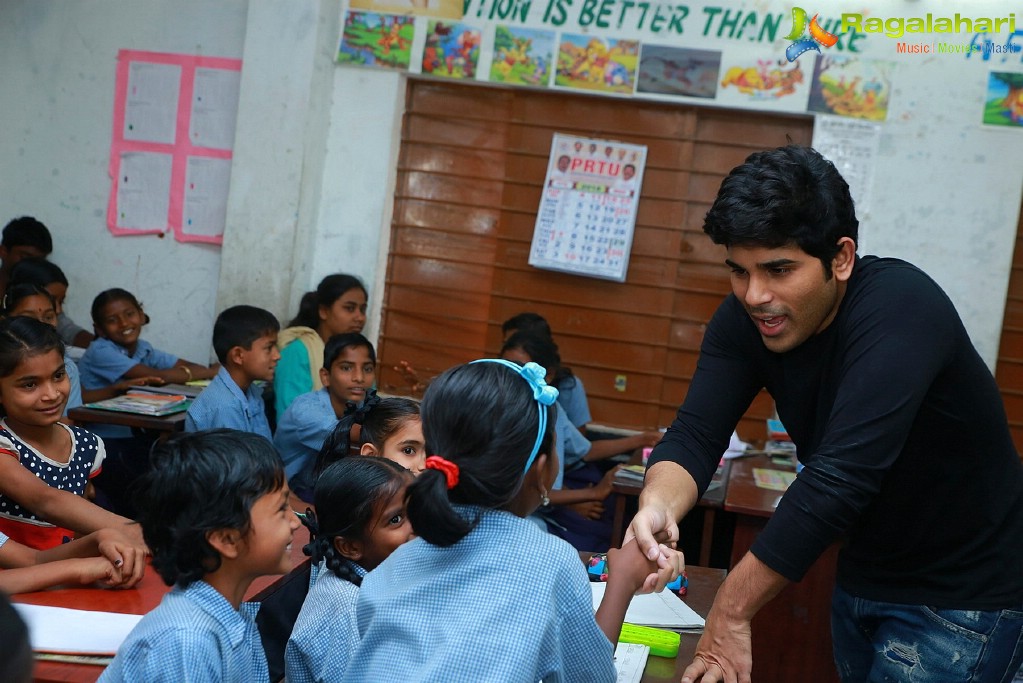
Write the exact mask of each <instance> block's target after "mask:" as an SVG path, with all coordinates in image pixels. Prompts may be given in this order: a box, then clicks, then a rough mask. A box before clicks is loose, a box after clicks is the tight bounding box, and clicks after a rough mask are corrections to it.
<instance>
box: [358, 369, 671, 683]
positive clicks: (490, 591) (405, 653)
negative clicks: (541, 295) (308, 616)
mask: <svg viewBox="0 0 1023 683" xmlns="http://www.w3.org/2000/svg"><path fill="white" fill-rule="evenodd" d="M545 374H546V373H545V371H544V369H543V368H542V367H540V366H539V365H537V364H536V363H527V364H526V365H525V366H522V367H520V366H519V365H517V364H515V363H511V362H508V361H504V360H485V361H476V362H473V363H469V364H467V365H460V366H457V367H454V368H451V369H449V370H447V371H446V372H444V373H443V374H441V375H440V376H439V377H438V378H436V379H435V380H433V381H432V382H431V383H430V386H429V388H428V389H427V391H426V395H425V396H424V398H423V402H422V405H421V415H422V420H423V433H424V436H425V438H426V449H427V453H429V454H431V455H429V457H427V459H426V463H425V469H424V470H423V471H422V473H421V474H420V475H419V477H418V478H417V479H416V480H415V481H414V482H413V483H411V484H410V485H409V488H408V498H407V513H408V518H409V521H410V522H411V524H412V528H413V530H414V531H415V533H416V535H417V536H418V538H416V539H414V540H412V541H410V542H408V543H406V544H404V545H402V546H401V547H399V548H397V549H396V550H395V551H394V552H393V553H392V554H391V555H390V557H388V558H387V559H386V560H385V561H384V562H382V563H381V564H380V565H379V566H378V567H377V568H376V569H374V570H373V571H372V572H370V573H369V574H367V575H366V577H365V578H364V579H363V583H362V588H361V590H360V591H359V599H358V607H357V609H356V613H357V615H358V622H359V632H360V633H361V635H362V639H361V641H360V644H359V649H358V650H357V651H356V652H355V653H354V654H353V655H352V657H351V660H350V663H349V666H348V668H347V670H346V671H345V676H344V679H343V680H344V681H383V680H409V679H412V678H414V679H416V680H435V681H436V680H451V681H454V680H464V681H509V682H514V681H523V682H526V681H530V682H534V683H535V681H538V680H541V679H542V680H544V681H586V682H588V683H590V682H596V683H599V682H601V681H607V682H612V681H614V680H615V679H616V674H615V668H614V661H613V654H614V646H615V644H616V642H617V640H618V634H619V632H620V630H621V626H622V620H623V619H624V616H625V610H626V609H627V607H628V605H629V601H630V599H631V598H632V595H633V594H634V593H635V592H636V591H637V590H639V589H640V588H641V587H642V586H643V585H644V583H645V582H646V583H647V586H648V587H649V586H650V585H652V581H650V579H651V576H653V575H654V573H655V572H657V571H658V570H657V565H656V564H654V563H651V562H649V561H648V560H646V558H644V557H643V556H642V554H641V553H640V552H639V550H638V548H637V546H636V544H635V543H634V542H629V543H626V545H625V547H624V548H623V549H622V550H612V551H611V553H610V564H611V570H610V572H609V580H608V584H607V589H606V593H605V597H604V600H603V602H602V603H601V606H600V608H599V609H598V610H597V613H596V616H594V612H593V604H592V596H591V590H590V587H589V581H588V580H587V577H586V570H585V567H584V566H583V564H582V562H580V560H579V555H578V553H577V552H576V551H575V549H573V548H572V546H571V545H569V544H568V543H566V542H565V541H563V540H561V539H559V538H557V537H556V536H553V535H551V534H548V533H545V532H544V531H542V530H540V529H539V528H538V527H537V526H536V525H534V524H533V523H532V522H529V521H528V520H526V519H524V518H525V517H526V516H528V515H529V514H530V513H532V512H533V511H534V510H535V509H536V508H537V507H538V506H539V505H540V504H541V503H542V502H543V501H544V500H545V499H546V498H547V492H548V491H549V489H550V487H551V485H552V484H553V482H554V477H555V474H556V473H557V454H556V453H555V452H554V450H553V444H554V420H555V415H556V414H555V412H554V402H555V400H556V399H557V390H556V389H554V388H553V387H549V386H547V384H546V383H545V382H544V375H545ZM678 569H679V567H678V566H671V565H665V567H664V569H662V570H661V571H660V573H659V575H658V576H657V577H656V578H659V579H660V580H662V581H663V580H665V579H670V578H674V576H675V575H677V573H678ZM662 585H663V584H662Z"/></svg>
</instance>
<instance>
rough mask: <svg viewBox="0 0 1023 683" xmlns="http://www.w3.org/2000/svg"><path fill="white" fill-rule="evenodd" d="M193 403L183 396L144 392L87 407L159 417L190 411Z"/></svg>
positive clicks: (133, 392)
mask: <svg viewBox="0 0 1023 683" xmlns="http://www.w3.org/2000/svg"><path fill="white" fill-rule="evenodd" d="M191 402H192V399H191V398H189V397H188V396H185V395H183V394H151V393H147V392H142V391H129V392H128V393H126V394H124V395H122V396H115V397H114V398H108V399H106V400H105V401H96V402H95V403H88V404H86V407H88V408H99V409H100V410H115V411H118V412H122V413H135V414H137V415H153V416H157V417H158V416H161V415H171V414H173V413H180V412H182V411H184V410H188V406H189V405H190V404H191Z"/></svg>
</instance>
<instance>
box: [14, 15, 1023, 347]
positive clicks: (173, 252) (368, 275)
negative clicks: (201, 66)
mask: <svg viewBox="0 0 1023 683" xmlns="http://www.w3.org/2000/svg"><path fill="white" fill-rule="evenodd" d="M768 4H770V5H772V6H773V5H774V3H768ZM834 4H835V5H836V6H839V7H838V9H836V10H835V11H837V12H840V11H841V9H842V7H841V5H847V6H846V7H845V9H846V10H847V11H856V8H855V7H853V6H852V4H851V2H842V3H840V2H836V3H834ZM947 8H948V5H947V3H941V2H939V0H926V1H925V0H901V1H898V2H895V1H893V2H887V3H885V12H886V13H887V15H888V16H896V15H898V14H904V15H913V16H918V15H922V14H924V13H926V12H928V11H931V12H936V13H947ZM1012 9H1013V8H1012V6H1011V3H1007V2H979V1H978V2H971V3H970V4H969V11H970V12H971V13H972V14H974V15H975V16H979V15H981V14H982V13H988V14H991V15H999V14H1005V13H1007V12H1008V11H1012ZM340 11H341V3H340V2H335V1H334V0H291V1H290V2H281V1H279V0H249V1H248V2H245V1H244V0H218V2H215V3H213V2H208V1H203V0H175V1H174V2H170V1H169V0H152V1H150V2H144V3H139V2H132V1H130V0H89V2H71V1H70V0H3V2H0V64H2V65H3V66H2V68H0V93H2V94H3V100H4V106H2V107H0V131H3V133H2V134H0V158H3V159H4V160H5V163H3V164H0V202H2V203H0V219H4V220H5V219H6V217H12V216H15V215H21V214H25V213H27V214H34V215H36V216H37V217H39V218H41V219H42V220H43V221H44V222H46V223H47V224H48V225H50V227H51V228H52V229H53V232H54V235H55V238H56V241H57V246H56V249H55V253H54V257H53V258H54V260H55V261H56V262H57V263H60V264H61V265H62V266H63V267H64V269H65V270H66V271H67V273H68V276H69V278H70V279H71V281H72V287H71V293H70V298H69V305H68V310H69V312H70V313H71V315H72V316H73V317H74V318H75V319H76V320H78V321H79V322H82V323H85V322H87V320H88V306H89V303H90V301H91V298H92V296H93V295H94V294H95V293H96V292H98V291H99V290H101V289H103V288H106V287H110V286H115V285H117V286H124V287H127V288H129V289H132V290H133V291H135V292H136V293H138V294H139V296H140V297H141V298H142V299H143V301H144V302H145V304H146V307H147V310H148V311H149V313H150V314H151V315H152V317H153V324H152V326H151V327H150V329H149V330H148V331H147V333H146V334H147V337H149V338H151V339H155V340H158V344H159V346H161V347H162V348H166V349H167V350H169V351H172V352H175V353H179V354H181V355H183V356H185V357H188V358H192V359H194V360H206V359H207V357H208V353H209V351H208V350H209V343H208V340H209V335H210V332H211V330H212V320H213V317H214V315H215V313H216V311H217V310H219V309H220V308H223V307H224V306H227V305H231V304H234V303H240V302H242V301H246V302H249V303H254V304H257V305H263V306H265V307H267V308H269V309H270V310H272V311H274V313H276V314H277V315H278V316H279V317H281V318H282V320H286V319H287V318H290V317H291V316H292V315H293V314H294V312H295V307H296V305H297V301H298V299H299V297H300V296H301V293H302V292H303V291H305V290H307V289H309V288H311V287H313V286H314V285H315V284H316V282H318V281H319V279H320V278H322V277H323V276H324V275H326V274H328V273H331V272H335V271H347V272H352V273H354V274H356V275H359V276H360V277H362V278H363V279H364V281H365V282H366V284H367V286H368V287H369V289H370V296H371V303H370V306H371V312H370V322H369V327H368V329H367V332H369V333H370V336H371V338H374V337H375V335H376V333H377V331H378V327H379V312H380V301H381V297H382V283H383V274H384V269H385V267H386V253H387V247H388V244H387V240H388V237H389V234H390V228H389V225H390V215H391V209H392V203H393V199H392V197H393V188H394V177H395V169H396V159H397V151H398V150H397V145H398V131H399V130H400V126H401V114H402V109H403V104H404V92H405V90H404V88H405V80H404V77H403V76H401V75H399V74H395V73H389V72H385V71H377V70H362V69H352V68H339V67H336V66H334V65H333V64H332V61H331V60H332V58H333V53H334V50H335V49H336V40H337V35H338V27H339V21H340ZM1020 23H1021V26H1023V17H1021V19H1020ZM861 44H869V45H871V47H870V49H869V56H871V57H873V58H878V59H881V58H885V59H892V60H896V61H899V63H900V66H899V69H898V70H897V78H896V82H895V89H894V93H893V97H892V102H891V110H890V114H889V119H888V122H887V123H885V124H884V133H883V138H882V143H881V153H880V159H879V163H878V165H877V169H876V173H875V176H874V183H873V187H872V191H871V206H870V211H869V213H866V214H865V215H862V216H861V221H862V235H861V244H862V245H863V247H864V249H863V250H862V251H863V252H868V253H877V254H882V255H892V256H899V257H902V258H906V259H908V260H910V261H913V262H915V263H917V264H918V265H920V266H922V267H923V268H924V269H925V270H927V271H928V272H929V273H930V274H931V275H932V276H933V277H935V279H936V280H938V282H939V283H940V284H941V285H942V286H943V287H944V288H945V289H946V290H947V291H948V292H949V294H950V296H951V297H952V299H953V300H954V301H955V303H956V305H957V306H958V307H959V310H960V312H961V313H962V315H963V318H964V320H965V321H966V324H967V327H968V329H969V330H970V332H971V335H972V336H973V338H974V341H975V342H976V343H977V345H978V347H979V348H980V350H981V352H982V354H983V356H984V358H985V359H986V360H987V361H988V363H989V365H991V366H992V367H993V365H994V360H995V357H996V354H997V345H998V338H999V332H1000V328H1001V317H1002V312H1003V306H1004V300H1005V291H1006V285H1007V281H1008V268H1009V262H1010V259H1011V254H1012V249H1013V244H1014V237H1015V232H1016V220H1017V215H1018V210H1019V206H1020V199H1021V189H1023V161H1021V159H1023V131H1018V130H992V129H990V128H983V127H981V126H980V124H979V121H980V111H981V106H982V104H981V103H982V100H983V93H984V82H985V75H986V73H987V72H988V71H989V70H991V69H996V70H1023V64H1021V62H1020V59H1019V56H1017V57H1016V58H1015V59H1014V60H1010V61H1007V62H1003V61H1001V58H1000V57H997V58H995V59H993V60H991V61H990V62H983V61H982V60H980V59H979V58H976V59H971V60H966V59H965V58H963V57H958V58H957V57H950V56H947V55H945V56H940V57H932V58H926V57H921V56H919V55H912V56H906V55H902V56H897V55H895V53H894V49H893V48H892V45H891V44H888V45H886V44H885V43H884V42H883V41H880V40H875V39H874V38H873V37H871V39H870V41H869V43H868V42H867V41H864V43H861ZM121 48H129V49H146V50H156V51H168V52H185V53H195V54H203V55H216V56H227V57H238V58H243V59H244V61H245V65H244V67H243V75H242V92H241V102H240V111H239V122H238V129H237V133H236V143H235V163H234V167H233V182H232V187H231V194H230V198H229V203H228V230H227V233H226V235H225V245H224V247H223V255H222V256H221V249H219V248H217V247H210V246H200V245H189V244H180V243H177V242H175V241H174V240H173V239H172V238H170V237H167V238H163V239H161V238H158V237H130V238H114V237H112V236H111V235H110V234H109V232H108V231H107V229H106V227H105V222H104V221H105V211H106V203H107V195H108V192H109V187H110V181H109V178H108V177H107V162H108V156H109V144H110V132H111V131H110V125H111V124H110V121H111V110H112V105H113V84H114V65H115V61H114V60H115V57H116V54H117V50H118V49H121ZM218 288H219V293H218Z"/></svg>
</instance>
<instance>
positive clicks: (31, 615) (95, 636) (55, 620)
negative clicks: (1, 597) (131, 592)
mask: <svg viewBox="0 0 1023 683" xmlns="http://www.w3.org/2000/svg"><path fill="white" fill-rule="evenodd" d="M14 607H15V609H17V610H18V613H19V614H20V615H21V618H22V619H24V620H25V623H26V624H27V625H28V638H29V641H30V642H31V643H32V650H33V651H35V652H62V653H71V654H79V655H111V656H112V655H115V654H117V648H119V647H120V646H121V643H123V642H124V639H125V638H127V637H128V634H129V633H130V632H131V630H132V629H133V628H135V625H136V624H137V623H139V620H140V619H141V618H142V615H141V614H116V613H114V612H90V611H86V610H80V609H67V608H65V607H46V606H43V605H24V604H21V603H15V604H14Z"/></svg>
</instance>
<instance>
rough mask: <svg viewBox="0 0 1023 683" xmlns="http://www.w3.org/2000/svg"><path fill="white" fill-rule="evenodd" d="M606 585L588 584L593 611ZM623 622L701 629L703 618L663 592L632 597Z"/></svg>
mask: <svg viewBox="0 0 1023 683" xmlns="http://www.w3.org/2000/svg"><path fill="white" fill-rule="evenodd" d="M606 586H607V584H606V583H597V582H590V588H591V589H592V590H593V610H594V611H596V609H597V607H599V606H600V601H601V600H603V599H604V588H605V587H606ZM625 621H626V623H629V624H637V625H639V626H655V627H657V628H670V629H674V630H681V629H692V628H703V624H704V622H703V617H701V616H700V615H699V614H697V613H696V612H694V611H693V610H692V609H691V608H690V607H689V605H687V604H686V603H684V602H682V600H680V599H679V597H678V596H677V595H675V594H674V593H672V592H671V591H668V590H665V591H661V592H660V593H644V594H643V595H634V596H633V597H632V602H631V603H629V611H628V612H626V613H625Z"/></svg>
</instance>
